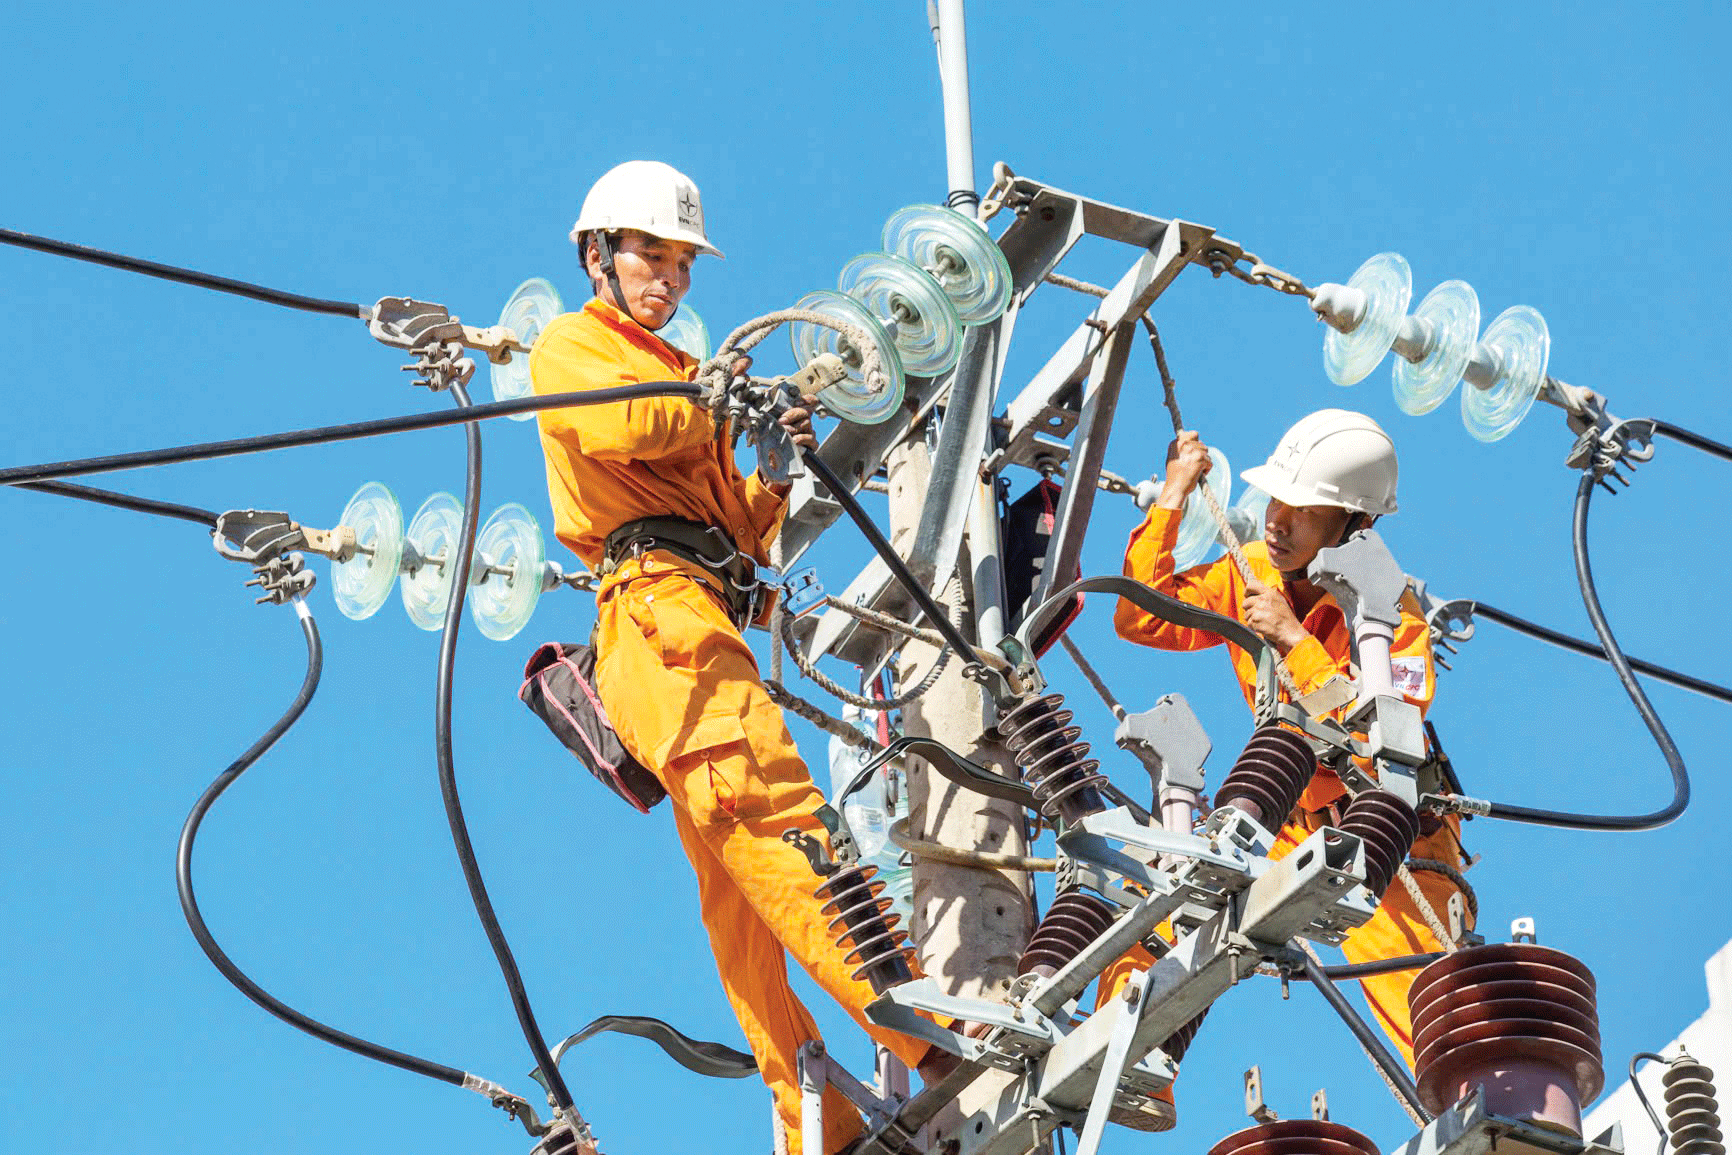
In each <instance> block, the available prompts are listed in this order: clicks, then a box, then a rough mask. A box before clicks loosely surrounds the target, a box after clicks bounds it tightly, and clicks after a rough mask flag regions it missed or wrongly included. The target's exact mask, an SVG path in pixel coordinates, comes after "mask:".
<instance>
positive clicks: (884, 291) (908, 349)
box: [836, 253, 962, 377]
mask: <svg viewBox="0 0 1732 1155" xmlns="http://www.w3.org/2000/svg"><path fill="white" fill-rule="evenodd" d="M836 287H837V288H838V289H840V290H842V291H843V292H844V293H847V294H848V295H849V296H850V297H853V298H854V299H855V300H856V301H859V302H860V303H861V304H862V305H865V306H866V311H867V312H869V313H871V314H872V315H873V316H874V317H876V318H878V321H879V323H881V324H882V325H883V326H884V329H885V331H886V332H887V333H889V334H890V339H891V340H892V341H894V342H895V343H896V352H897V353H898V354H899V355H900V356H901V358H902V371H903V372H904V373H908V374H911V375H912V376H915V377H936V376H938V375H939V374H941V373H945V372H948V371H949V370H950V369H951V367H952V366H954V365H955V364H956V362H957V361H958V360H959V359H961V357H962V322H961V321H959V320H957V319H956V308H955V306H953V305H952V304H951V303H950V298H949V297H947V296H945V295H944V290H943V289H942V288H941V287H939V284H938V282H937V281H935V280H933V279H932V275H931V274H930V273H928V272H926V270H924V269H921V268H919V267H917V266H915V265H911V264H909V263H908V262H907V261H905V260H903V259H902V258H901V257H897V256H892V255H891V254H889V253H864V254H862V255H860V256H858V257H855V258H854V259H853V260H851V261H849V262H848V263H847V264H846V265H844V266H842V275H841V276H840V277H838V278H837V279H836Z"/></svg>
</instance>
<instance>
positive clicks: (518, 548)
mask: <svg viewBox="0 0 1732 1155" xmlns="http://www.w3.org/2000/svg"><path fill="white" fill-rule="evenodd" d="M546 560H547V556H546V552H545V549H544V547H543V543H542V538H541V526H539V525H538V524H536V521H535V515H534V514H532V513H530V512H529V510H527V509H525V508H524V507H523V506H521V505H519V504H518V503H516V502H515V501H514V502H511V503H510V504H508V505H502V506H500V507H499V508H498V509H496V510H494V511H493V516H492V517H489V518H488V519H487V522H486V524H485V525H483V526H482V527H481V531H480V532H479V533H477V534H476V535H475V566H474V569H473V570H472V571H471V574H470V585H471V588H470V590H469V614H470V616H471V617H473V618H474V619H475V625H476V628H477V629H479V630H480V631H481V632H482V633H483V634H484V635H486V636H487V637H489V638H492V639H493V640H494V641H496V642H503V641H505V640H507V639H508V638H514V637H516V636H517V633H518V631H519V630H521V629H523V627H524V626H525V625H527V624H528V622H529V618H530V615H531V614H533V613H535V604H536V602H538V601H540V600H541V581H542V576H543V563H544V562H545V561H546Z"/></svg>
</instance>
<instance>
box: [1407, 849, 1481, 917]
mask: <svg viewBox="0 0 1732 1155" xmlns="http://www.w3.org/2000/svg"><path fill="white" fill-rule="evenodd" d="M1407 869H1409V870H1411V871H1414V872H1415V873H1418V874H1441V875H1443V876H1444V877H1445V878H1447V879H1449V880H1450V881H1451V882H1453V883H1455V888H1456V889H1457V890H1459V891H1461V897H1462V901H1463V902H1465V903H1466V904H1467V913H1468V914H1469V915H1471V916H1472V917H1473V918H1474V919H1475V920H1477V919H1478V918H1479V895H1477V894H1475V893H1474V890H1473V884H1472V883H1470V882H1468V880H1467V876H1466V875H1465V874H1463V873H1462V872H1461V871H1460V870H1459V869H1457V868H1456V867H1453V866H1451V865H1450V864H1449V863H1447V862H1440V861H1439V860H1437V859H1435V858H1410V859H1408V860H1407Z"/></svg>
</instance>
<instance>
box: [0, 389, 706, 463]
mask: <svg viewBox="0 0 1732 1155" xmlns="http://www.w3.org/2000/svg"><path fill="white" fill-rule="evenodd" d="M700 392H701V388H700V387H699V386H698V385H696V384H694V383H693V382H690V381H649V382H645V383H643V384H637V385H615V386H611V387H609V388H607V389H590V390H587V391H585V392H583V393H546V394H538V395H536V396H534V397H516V398H513V399H512V400H510V401H491V402H488V403H487V404H485V405H473V406H470V407H468V408H466V409H461V410H445V411H440V412H434V413H410V414H406V415H404V416H401V417H381V418H377V419H375V420H372V421H355V422H351V423H350V424H347V425H322V426H316V427H314V428H311V429H292V430H289V431H287V432H285V433H265V434H261V435H259V436H256V437H237V438H233V439H231V440H228V441H204V442H199V443H197V444H194V445H175V446H170V447H168V448H166V449H143V450H139V451H137V452H135V453H116V454H111V455H109V456H107V457H84V458H79V459H77V460H74V461H56V462H50V463H46V464H42V465H15V466H12V467H10V468H7V469H0V485H23V484H25V483H26V482H35V481H47V480H51V479H54V478H61V477H84V476H88V475H89V474H93V473H115V472H118V471H119V470H123V469H139V468H142V467H144V466H149V465H179V464H181V463H183V462H187V461H209V460H211V459H213V458H217V457H239V456H241V455H242V454H247V453H266V452H269V451H271V450H276V449H297V448H300V447H302V446H306V445H323V444H325V443H327V442H334V441H353V440H356V439H357V438H362V437H382V436H385V435H387V434H391V433H411V432H414V431H416V430H420V429H438V428H440V427H442V426H446V425H462V424H464V423H466V422H473V421H486V420H488V419H490V418H494V417H509V416H511V415H512V414H513V413H535V412H539V411H540V410H543V409H567V408H571V407H574V406H578V405H601V404H605V403H607V402H609V401H631V400H635V399H637V398H640V397H696V396H698V394H699V393H700Z"/></svg>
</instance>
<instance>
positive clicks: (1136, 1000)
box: [1076, 971, 1149, 1155]
mask: <svg viewBox="0 0 1732 1155" xmlns="http://www.w3.org/2000/svg"><path fill="white" fill-rule="evenodd" d="M1148 981H1149V972H1148V971H1138V972H1137V973H1135V974H1133V975H1132V976H1131V977H1130V979H1129V980H1128V981H1127V982H1126V983H1125V985H1124V989H1123V990H1122V991H1121V992H1120V994H1119V999H1118V1002H1119V1005H1118V1008H1117V1013H1118V1019H1117V1021H1116V1022H1114V1023H1113V1031H1112V1034H1111V1035H1109V1036H1108V1037H1107V1050H1106V1054H1105V1055H1104V1056H1103V1057H1102V1059H1101V1073H1100V1078H1099V1079H1098V1080H1096V1082H1095V1093H1094V1095H1093V1097H1092V1098H1090V1099H1089V1110H1088V1117H1087V1119H1086V1120H1085V1121H1084V1122H1083V1129H1082V1134H1081V1135H1080V1136H1079V1137H1078V1138H1077V1148H1076V1155H1095V1153H1096V1152H1097V1151H1099V1150H1100V1145H1101V1136H1102V1135H1103V1134H1104V1133H1105V1132H1106V1129H1107V1117H1108V1116H1109V1115H1110V1114H1111V1113H1112V1109H1113V1100H1114V1099H1115V1098H1116V1097H1117V1095H1118V1089H1119V1080H1120V1079H1121V1078H1123V1077H1124V1073H1125V1061H1126V1060H1127V1059H1128V1058H1130V1050H1131V1040H1132V1039H1134V1038H1135V1037H1136V1033H1137V1026H1138V1024H1139V1023H1141V1022H1142V1017H1143V1016H1142V1011H1143V1006H1144V999H1143V988H1144V987H1145V986H1147V985H1148ZM1096 1013H1097V1014H1098V1013H1100V1012H1098V1011H1097V1012H1096Z"/></svg>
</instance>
